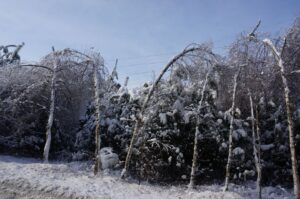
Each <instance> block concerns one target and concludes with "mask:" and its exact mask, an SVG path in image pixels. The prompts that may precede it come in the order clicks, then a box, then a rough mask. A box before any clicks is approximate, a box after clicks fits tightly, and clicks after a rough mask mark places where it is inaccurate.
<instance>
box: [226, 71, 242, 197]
mask: <svg viewBox="0 0 300 199" xmlns="http://www.w3.org/2000/svg"><path fill="white" fill-rule="evenodd" d="M240 70H241V67H239V69H238V71H237V73H236V74H235V76H234V85H233V94H232V105H231V119H230V128H229V143H228V145H229V146H228V159H227V165H226V176H225V185H224V191H228V184H229V177H230V166H231V159H232V133H233V121H234V109H235V95H236V87H237V79H238V76H239V74H240Z"/></svg>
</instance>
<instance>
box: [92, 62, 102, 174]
mask: <svg viewBox="0 0 300 199" xmlns="http://www.w3.org/2000/svg"><path fill="white" fill-rule="evenodd" d="M98 73H99V72H98V67H97V66H96V65H95V64H94V93H95V96H94V97H95V108H96V111H95V116H96V120H95V123H96V127H95V167H94V174H95V175H97V174H98V172H99V171H100V170H101V166H102V165H101V157H100V145H101V139H100V96H99V95H100V92H99V91H100V88H99V74H98Z"/></svg>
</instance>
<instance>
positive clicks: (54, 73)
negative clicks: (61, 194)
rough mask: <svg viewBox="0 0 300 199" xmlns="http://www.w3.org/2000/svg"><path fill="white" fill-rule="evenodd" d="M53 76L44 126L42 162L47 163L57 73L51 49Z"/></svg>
mask: <svg viewBox="0 0 300 199" xmlns="http://www.w3.org/2000/svg"><path fill="white" fill-rule="evenodd" d="M52 54H53V74H52V78H51V86H50V89H51V94H50V109H49V117H48V121H47V126H46V143H45V147H44V155H43V157H44V162H45V163H48V160H49V151H50V145H51V129H52V125H53V119H54V109H55V87H56V85H55V84H56V73H57V64H58V63H57V58H56V54H55V51H54V49H53V53H52Z"/></svg>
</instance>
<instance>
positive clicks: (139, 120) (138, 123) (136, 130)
mask: <svg viewBox="0 0 300 199" xmlns="http://www.w3.org/2000/svg"><path fill="white" fill-rule="evenodd" d="M200 49H201V48H197V47H195V48H194V47H193V48H188V49H184V50H183V51H182V52H181V53H180V54H178V55H177V56H175V57H174V58H173V59H172V60H171V61H170V62H169V63H168V64H167V65H166V66H165V67H164V68H163V70H162V71H161V73H160V75H159V76H158V78H157V79H156V81H155V82H154V83H153V84H152V87H151V89H150V91H149V93H148V94H147V96H146V98H145V100H144V103H143V106H142V108H141V111H140V113H139V115H138V118H137V121H136V124H135V126H134V130H133V133H132V138H131V141H130V145H129V148H128V152H127V156H126V160H125V165H124V168H123V170H122V173H121V178H122V179H123V178H125V176H126V174H127V171H128V169H129V163H130V160H131V156H132V149H133V145H134V143H135V141H136V138H137V137H138V135H139V133H140V127H141V125H142V119H143V115H144V112H145V110H146V107H147V105H148V102H149V100H150V98H151V97H152V95H153V93H154V91H155V89H156V88H157V85H158V83H159V81H160V80H161V78H162V77H163V75H164V74H165V73H166V72H167V70H168V69H169V68H170V67H171V66H172V65H173V64H174V63H175V62H176V61H177V60H178V59H180V58H181V57H183V56H184V55H186V54H187V53H189V52H193V51H196V50H200Z"/></svg>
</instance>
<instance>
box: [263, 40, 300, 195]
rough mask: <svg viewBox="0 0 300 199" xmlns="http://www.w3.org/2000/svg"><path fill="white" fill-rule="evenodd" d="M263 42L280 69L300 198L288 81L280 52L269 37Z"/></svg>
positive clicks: (297, 189)
mask: <svg viewBox="0 0 300 199" xmlns="http://www.w3.org/2000/svg"><path fill="white" fill-rule="evenodd" d="M263 42H264V43H265V44H266V45H267V46H268V47H269V48H271V50H272V52H273V54H274V56H275V58H276V60H277V62H278V63H277V64H278V66H279V67H280V71H281V79H282V83H283V87H284V99H285V107H286V114H287V122H288V131H289V142H290V153H291V162H292V172H293V182H294V195H295V198H296V199H299V198H300V186H299V175H298V170H297V169H298V168H297V156H296V149H295V139H294V131H293V120H292V111H291V104H290V96H289V95H290V89H289V87H288V82H287V79H286V77H285V67H284V64H283V60H282V58H281V55H280V53H279V52H278V50H277V49H276V48H275V46H274V44H273V43H272V42H271V40H269V39H264V40H263Z"/></svg>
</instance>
